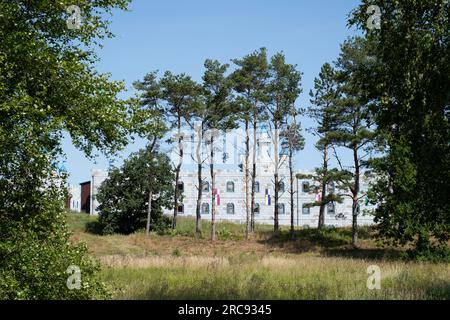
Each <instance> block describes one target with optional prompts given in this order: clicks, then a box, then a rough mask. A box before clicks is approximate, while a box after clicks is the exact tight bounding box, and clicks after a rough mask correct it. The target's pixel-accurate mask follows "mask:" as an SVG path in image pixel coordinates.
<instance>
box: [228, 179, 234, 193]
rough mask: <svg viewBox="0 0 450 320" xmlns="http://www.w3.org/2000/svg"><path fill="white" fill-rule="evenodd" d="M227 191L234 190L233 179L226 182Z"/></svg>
mask: <svg viewBox="0 0 450 320" xmlns="http://www.w3.org/2000/svg"><path fill="white" fill-rule="evenodd" d="M227 192H234V182H233V181H228V182H227Z"/></svg>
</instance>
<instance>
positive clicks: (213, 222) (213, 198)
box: [209, 133, 216, 241]
mask: <svg viewBox="0 0 450 320" xmlns="http://www.w3.org/2000/svg"><path fill="white" fill-rule="evenodd" d="M210 142H211V154H210V155H211V158H210V164H209V168H210V173H211V241H216V194H215V188H216V177H215V173H214V133H211V140H210Z"/></svg>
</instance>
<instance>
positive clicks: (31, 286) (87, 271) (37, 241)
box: [0, 219, 111, 300]
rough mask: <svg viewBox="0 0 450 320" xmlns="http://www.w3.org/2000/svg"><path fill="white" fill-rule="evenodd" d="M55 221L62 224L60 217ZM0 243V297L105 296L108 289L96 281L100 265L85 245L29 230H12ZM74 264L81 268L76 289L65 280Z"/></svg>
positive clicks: (108, 293) (46, 298)
mask: <svg viewBox="0 0 450 320" xmlns="http://www.w3.org/2000/svg"><path fill="white" fill-rule="evenodd" d="M59 222H60V223H62V224H64V221H63V220H62V219H59ZM14 231H15V234H14V235H13V236H9V237H8V239H7V240H6V241H2V242H1V245H0V256H1V260H0V299H8V300H10V299H21V300H22V299H32V300H53V299H57V300H61V299H83V300H85V299H106V298H109V297H110V296H111V295H110V292H109V290H107V288H106V286H105V285H104V284H103V283H102V282H101V281H100V280H99V278H98V275H97V273H98V271H100V266H99V264H98V263H97V262H95V261H94V260H92V259H91V258H90V257H89V255H88V250H87V248H86V246H84V245H82V244H78V245H72V244H69V243H68V241H67V235H66V234H63V233H61V232H60V233H59V234H53V235H52V236H51V237H48V238H46V239H41V238H39V237H38V236H36V235H35V234H32V233H30V232H29V231H26V230H25V231H23V230H17V229H16V230H14ZM70 266H76V267H78V268H80V270H81V286H80V289H76V288H75V289H69V288H68V286H67V282H68V280H69V283H70V279H69V276H71V275H72V273H68V272H67V270H68V268H69V267H70Z"/></svg>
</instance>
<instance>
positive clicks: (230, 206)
mask: <svg viewBox="0 0 450 320" xmlns="http://www.w3.org/2000/svg"><path fill="white" fill-rule="evenodd" d="M227 214H234V204H233V203H228V204H227Z"/></svg>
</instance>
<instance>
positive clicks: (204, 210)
mask: <svg viewBox="0 0 450 320" xmlns="http://www.w3.org/2000/svg"><path fill="white" fill-rule="evenodd" d="M278 206H279V207H278V213H279V214H286V206H285V204H284V203H280V204H278ZM260 210H261V207H260V205H259V203H255V209H254V211H255V214H259V213H260ZM178 213H184V206H183V205H180V206H179V207H178ZM310 213H311V208H310V207H308V206H306V205H303V207H302V214H304V215H308V214H310ZM201 214H210V210H209V203H203V204H202V207H201ZM227 214H235V206H234V203H227ZM327 214H329V215H334V214H335V205H334V203H329V204H328V205H327Z"/></svg>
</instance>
